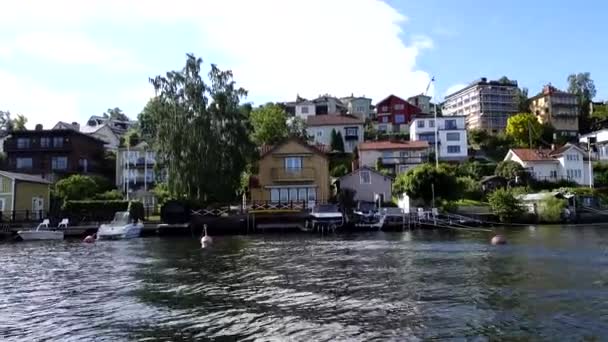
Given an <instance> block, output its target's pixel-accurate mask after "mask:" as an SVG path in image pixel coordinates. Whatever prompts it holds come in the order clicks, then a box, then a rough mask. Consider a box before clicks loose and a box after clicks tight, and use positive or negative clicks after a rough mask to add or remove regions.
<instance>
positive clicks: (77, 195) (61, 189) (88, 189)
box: [55, 175, 99, 203]
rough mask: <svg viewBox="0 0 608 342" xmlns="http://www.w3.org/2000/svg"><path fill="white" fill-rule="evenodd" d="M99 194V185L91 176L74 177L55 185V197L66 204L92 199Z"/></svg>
mask: <svg viewBox="0 0 608 342" xmlns="http://www.w3.org/2000/svg"><path fill="white" fill-rule="evenodd" d="M98 192H99V187H98V184H97V183H96V182H95V180H94V179H93V178H92V177H89V176H82V175H72V176H70V177H67V178H64V179H62V180H60V181H58V182H57V183H55V196H57V197H58V198H60V199H61V200H62V201H63V202H64V203H65V201H79V200H85V199H91V198H93V196H95V195H96V194H98Z"/></svg>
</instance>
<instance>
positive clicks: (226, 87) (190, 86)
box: [150, 54, 254, 201]
mask: <svg viewBox="0 0 608 342" xmlns="http://www.w3.org/2000/svg"><path fill="white" fill-rule="evenodd" d="M201 64H202V60H201V59H200V58H197V57H195V56H194V55H192V54H188V55H187V60H186V65H185V66H184V68H183V69H182V70H179V71H170V72H167V74H166V75H165V76H156V77H155V78H153V79H151V80H150V82H151V83H152V85H153V86H154V89H155V90H156V94H157V95H158V96H157V101H158V102H159V104H158V106H156V108H155V110H153V111H152V118H151V122H153V125H154V129H153V131H154V132H155V135H156V144H155V148H156V149H157V152H158V157H159V158H160V162H161V163H162V164H163V165H164V166H165V167H166V171H167V188H168V191H169V192H170V193H171V195H172V196H173V197H188V198H192V199H199V200H203V201H229V200H232V199H234V197H235V196H236V192H237V191H238V189H239V187H240V179H241V174H242V172H243V171H244V170H245V168H246V165H247V163H248V162H249V161H250V158H251V156H252V155H253V151H254V146H253V144H252V142H251V140H250V132H251V125H250V123H249V117H248V115H247V114H248V113H247V111H245V110H242V108H241V106H240V101H241V99H242V98H243V97H244V96H246V95H247V91H246V90H245V89H243V88H239V87H237V86H236V83H235V81H234V80H233V75H232V72H231V71H222V70H220V69H219V68H217V66H215V65H213V64H212V65H211V71H210V72H209V74H208V79H209V83H205V81H204V80H203V78H202V77H201Z"/></svg>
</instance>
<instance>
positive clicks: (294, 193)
mask: <svg viewBox="0 0 608 342" xmlns="http://www.w3.org/2000/svg"><path fill="white" fill-rule="evenodd" d="M289 200H290V201H297V200H298V189H297V188H290V189H289Z"/></svg>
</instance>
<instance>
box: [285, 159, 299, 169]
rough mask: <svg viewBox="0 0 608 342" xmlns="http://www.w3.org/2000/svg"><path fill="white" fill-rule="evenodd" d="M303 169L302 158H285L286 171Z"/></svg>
mask: <svg viewBox="0 0 608 342" xmlns="http://www.w3.org/2000/svg"><path fill="white" fill-rule="evenodd" d="M301 168H302V157H287V158H285V169H286V170H300V169H301Z"/></svg>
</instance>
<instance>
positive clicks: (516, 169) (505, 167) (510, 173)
mask: <svg viewBox="0 0 608 342" xmlns="http://www.w3.org/2000/svg"><path fill="white" fill-rule="evenodd" d="M524 173H525V170H524V168H523V167H522V166H521V165H519V164H518V163H516V162H514V161H512V160H505V161H501V162H500V163H498V165H496V170H495V171H494V174H495V175H497V176H501V177H503V178H505V179H508V180H515V178H516V177H523V174H524Z"/></svg>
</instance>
